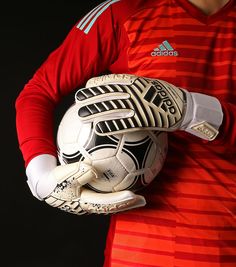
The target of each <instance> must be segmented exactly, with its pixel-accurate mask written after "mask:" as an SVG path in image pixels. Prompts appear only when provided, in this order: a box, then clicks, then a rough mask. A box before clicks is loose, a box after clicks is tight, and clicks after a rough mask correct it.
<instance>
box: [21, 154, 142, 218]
mask: <svg viewBox="0 0 236 267" xmlns="http://www.w3.org/2000/svg"><path fill="white" fill-rule="evenodd" d="M26 175H27V177H28V180H27V183H28V185H29V188H30V190H31V192H32V194H33V195H34V196H35V197H36V198H38V199H39V200H44V201H46V203H48V204H49V205H51V206H53V207H56V208H59V209H61V210H64V211H66V212H69V213H73V214H77V215H82V214H90V213H95V214H111V213H117V212H121V211H126V210H129V209H133V208H138V207H142V206H144V205H145V204H146V201H145V199H144V197H143V196H140V195H137V194H134V193H133V192H131V191H128V190H126V191H120V192H114V193H97V192H94V191H92V190H89V189H86V188H84V187H83V185H85V184H86V183H88V182H91V181H92V180H93V179H99V177H98V174H97V172H96V170H95V169H94V168H93V167H92V166H91V165H90V164H88V163H84V162H81V163H79V162H76V163H71V164H66V165H61V166H57V160H56V158H55V157H54V156H52V155H48V154H43V155H39V156H36V157H35V158H33V159H32V160H31V161H30V162H29V164H28V166H27V168H26Z"/></svg>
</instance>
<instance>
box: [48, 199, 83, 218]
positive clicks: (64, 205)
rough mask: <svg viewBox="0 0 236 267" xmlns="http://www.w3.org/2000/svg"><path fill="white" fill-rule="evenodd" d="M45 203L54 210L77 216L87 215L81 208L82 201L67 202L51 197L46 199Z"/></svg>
mask: <svg viewBox="0 0 236 267" xmlns="http://www.w3.org/2000/svg"><path fill="white" fill-rule="evenodd" d="M45 202H46V203H47V204H49V205H50V206H52V207H54V208H58V209H60V210H62V211H65V212H69V213H73V214H76V215H83V214H86V211H84V210H83V209H82V207H81V206H80V199H79V198H77V199H74V200H73V201H65V200H62V199H59V198H58V197H56V196H53V195H51V196H49V197H48V198H46V199H45Z"/></svg>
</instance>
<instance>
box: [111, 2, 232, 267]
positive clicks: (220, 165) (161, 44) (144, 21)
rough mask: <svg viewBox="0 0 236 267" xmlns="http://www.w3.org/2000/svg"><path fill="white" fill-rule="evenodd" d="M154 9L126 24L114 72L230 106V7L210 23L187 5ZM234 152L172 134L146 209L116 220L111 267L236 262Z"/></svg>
mask: <svg viewBox="0 0 236 267" xmlns="http://www.w3.org/2000/svg"><path fill="white" fill-rule="evenodd" d="M153 2H156V3H157V4H156V8H153V7H152V8H151V7H150V8H143V9H141V10H140V11H138V12H137V13H135V14H134V15H133V16H131V17H130V18H129V19H128V20H127V21H126V23H125V24H124V27H125V32H126V34H127V37H128V42H127V41H126V45H125V47H126V50H123V52H122V53H121V54H120V56H122V57H126V60H127V65H124V68H123V69H122V68H120V66H119V72H121V71H123V72H130V73H134V74H137V75H141V76H147V77H154V78H158V79H163V80H167V81H169V82H171V83H173V84H175V85H178V86H180V87H183V88H186V89H188V90H189V91H196V92H201V93H205V94H209V95H212V96H216V97H218V98H219V99H220V100H221V101H226V102H231V103H233V104H235V103H236V90H235V88H236V31H235V29H236V8H235V5H233V4H232V5H231V6H230V5H229V6H228V7H226V8H225V9H223V10H221V11H220V12H219V13H218V14H215V15H214V16H212V17H211V18H208V20H207V19H206V17H205V16H204V15H201V14H200V12H197V10H196V9H195V8H193V7H190V6H188V5H186V6H185V5H183V6H182V5H181V4H180V3H182V2H184V1H180V0H179V1H172V0H170V1H153ZM177 2H180V3H179V4H177ZM185 2H187V1H185ZM127 67H128V68H127ZM112 71H114V72H115V71H116V64H114V65H113V66H112ZM233 151H234V148H230V147H227V146H212V145H211V144H207V143H204V142H201V141H199V139H198V138H196V137H192V136H190V135H189V134H187V133H183V132H176V133H171V134H169V153H168V156H167V160H166V164H165V166H164V168H163V170H162V172H161V173H160V176H159V177H158V178H157V180H156V181H155V182H153V184H152V185H151V186H150V187H149V188H147V190H146V191H145V192H144V193H145V195H146V198H147V203H148V204H147V206H146V207H145V208H144V209H142V210H137V211H135V210H134V211H131V212H129V213H127V214H121V215H119V216H118V220H117V222H116V234H115V240H114V249H113V252H112V253H113V256H112V257H113V258H114V262H115V261H116V260H115V259H118V258H119V257H120V255H123V257H124V259H128V260H127V262H137V264H138V262H146V264H147V265H144V266H163V267H168V266H206V267H209V266H214V267H215V266H233V265H231V264H230V263H229V262H234V263H235V264H236V257H235V258H232V256H229V255H232V254H234V255H235V253H233V251H235V249H236V241H235V240H236V221H235V211H236V186H235V184H236V183H235V182H236V178H235V177H236V158H235V153H234V152H233ZM127 236H128V238H127ZM129 240H130V241H129ZM134 244H135V245H134ZM129 250H130V251H132V253H133V254H132V253H130V251H129ZM136 252H137V253H136ZM132 255H133V257H132ZM218 255H222V259H219V257H218ZM130 257H132V259H131V258H130ZM194 261H195V262H197V263H198V265H197V264H196V265H194V263H193V262H194ZM125 262H126V261H125V260H124V262H123V264H125ZM127 262H126V264H127ZM158 262H159V264H158ZM218 262H222V263H221V264H222V265H219V263H218ZM116 264H117V265H114V266H122V263H120V264H121V265H119V263H118V261H116ZM148 264H149V265H148ZM154 264H157V265H154ZM163 264H164V265H163ZM224 264H225V265H224ZM227 264H228V265H227ZM112 266H113V265H112ZM125 266H126V265H125ZM127 266H128V265H127ZM137 266H139V265H137ZM140 266H143V265H140Z"/></svg>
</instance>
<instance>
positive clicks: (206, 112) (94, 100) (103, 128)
mask: <svg viewBox="0 0 236 267" xmlns="http://www.w3.org/2000/svg"><path fill="white" fill-rule="evenodd" d="M75 101H76V102H77V103H79V105H80V106H81V108H80V110H79V116H80V118H81V119H82V120H85V121H93V122H94V124H95V130H96V133H97V134H98V135H109V134H115V133H122V132H127V131H134V130H139V129H144V128H145V129H150V130H159V131H174V130H177V129H179V130H185V131H187V132H189V133H191V134H193V135H196V136H198V137H200V138H202V139H205V140H209V141H210V140H213V139H215V137H216V136H217V134H218V130H219V127H220V125H221V123H222V120H223V112H222V108H221V104H220V102H219V101H218V100H217V99H216V98H215V97H212V96H208V95H205V94H200V93H190V92H188V91H186V90H185V89H182V88H178V87H176V86H174V85H172V84H170V83H168V82H165V81H163V80H158V79H150V78H145V77H138V76H135V75H129V74H108V75H103V76H99V77H95V78H91V79H90V80H88V82H87V84H86V88H82V89H79V90H78V91H77V92H76V94H75Z"/></svg>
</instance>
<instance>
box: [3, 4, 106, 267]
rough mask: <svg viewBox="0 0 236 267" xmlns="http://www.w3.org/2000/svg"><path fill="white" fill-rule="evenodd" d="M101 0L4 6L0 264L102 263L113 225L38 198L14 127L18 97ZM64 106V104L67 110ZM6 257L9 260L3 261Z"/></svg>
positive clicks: (68, 266) (94, 266) (84, 266)
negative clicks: (30, 187) (51, 54)
mask: <svg viewBox="0 0 236 267" xmlns="http://www.w3.org/2000/svg"><path fill="white" fill-rule="evenodd" d="M100 2H102V1H90V0H89V1H70V0H66V1H62V0H59V1H31V2H24V1H19V2H16V3H15V2H7V3H5V7H1V11H0V13H1V15H0V22H1V24H0V25H1V26H0V27H1V33H0V34H1V38H0V43H1V59H0V61H1V69H0V71H1V83H0V86H1V170H2V174H1V186H0V190H1V191H0V193H1V194H0V199H1V209H0V211H1V217H0V221H1V228H0V230H1V235H0V242H1V243H0V244H1V247H2V249H1V250H0V251H1V262H2V263H1V265H2V266H4V267H19V266H24V267H28V266H29V267H37V266H40V267H42V266H43V267H53V266H55V267H62V266H63V267H74V266H76V267H101V266H102V264H103V259H104V258H103V257H104V256H103V251H104V247H105V239H106V234H107V228H108V224H109V217H108V216H102V215H100V216H99V215H87V216H76V215H72V214H69V213H65V212H63V211H60V210H58V209H54V208H52V207H50V206H48V205H47V204H46V203H44V202H41V201H39V200H37V199H36V198H34V197H33V196H32V194H31V192H30V190H29V188H28V185H27V184H26V176H25V169H24V162H23V158H22V155H21V152H20V150H19V147H18V141H17V136H16V128H15V100H16V97H17V96H18V94H19V92H20V91H21V90H22V88H23V86H24V84H25V83H26V82H27V81H28V80H29V79H30V78H31V76H32V75H33V73H34V72H35V70H36V69H37V68H38V67H39V66H40V64H41V63H42V62H43V61H44V60H45V59H46V57H47V56H48V55H49V53H50V52H51V51H53V50H54V49H55V48H56V47H57V46H58V45H59V44H60V43H61V42H62V41H63V39H64V38H65V36H66V34H67V33H68V31H69V30H70V29H71V27H72V26H73V25H74V24H75V23H76V22H77V20H78V19H79V18H80V17H81V16H83V15H85V14H86V13H87V12H88V11H89V10H91V9H92V8H94V7H95V6H96V5H97V4H99V3H100ZM65 108H66V104H65V106H64V107H63V106H62V107H60V110H59V111H58V114H59V115H57V116H58V118H60V112H61V113H63V112H64V109H65ZM4 261H5V263H3V262H4Z"/></svg>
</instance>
